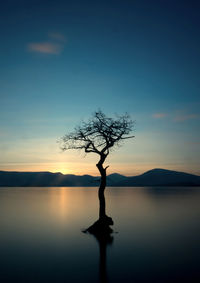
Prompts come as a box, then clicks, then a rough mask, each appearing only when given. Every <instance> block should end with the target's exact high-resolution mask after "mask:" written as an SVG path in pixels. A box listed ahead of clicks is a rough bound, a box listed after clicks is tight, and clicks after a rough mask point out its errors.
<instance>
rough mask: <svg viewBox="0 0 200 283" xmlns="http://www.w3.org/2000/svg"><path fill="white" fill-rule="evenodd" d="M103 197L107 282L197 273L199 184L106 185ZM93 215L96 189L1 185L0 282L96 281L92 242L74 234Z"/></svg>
mask: <svg viewBox="0 0 200 283" xmlns="http://www.w3.org/2000/svg"><path fill="white" fill-rule="evenodd" d="M106 197H107V214H108V215H111V216H112V218H113V220H114V224H115V225H114V230H115V231H117V232H118V233H115V234H113V236H114V241H113V245H112V246H109V245H108V247H107V260H106V263H107V273H108V278H109V279H110V281H109V282H120V280H122V279H123V280H126V282H132V281H133V280H134V279H135V280H136V282H137V280H139V279H143V280H144V281H145V280H147V278H151V279H152V278H153V280H154V282H156V280H161V279H163V276H164V277H165V278H166V279H168V280H171V278H179V279H180V278H181V276H184V278H188V280H189V278H190V279H191V276H196V277H198V278H199V279H200V274H198V261H199V260H200V256H199V254H200V240H199V239H200V227H199V217H200V207H199V203H200V189H199V188H108V189H107V191H106ZM97 217H98V199H97V189H96V188H1V189H0V249H1V258H0V264H1V265H0V266H1V268H0V269H1V281H2V280H3V281H2V282H8V281H6V280H8V279H13V280H17V279H19V280H21V281H22V280H24V282H27V278H31V279H30V282H55V280H58V281H59V282H67V279H68V282H70V280H71V282H73V280H74V282H98V281H97V280H98V273H99V247H98V244H97V242H96V241H94V239H93V237H91V236H89V235H86V234H83V233H81V230H82V229H84V228H87V227H88V226H89V225H90V224H92V223H93V222H94V221H95V220H96V219H97ZM6 278H7V279H6ZM31 280H32V281H31ZM76 280H78V281H76ZM146 282H148V281H146Z"/></svg>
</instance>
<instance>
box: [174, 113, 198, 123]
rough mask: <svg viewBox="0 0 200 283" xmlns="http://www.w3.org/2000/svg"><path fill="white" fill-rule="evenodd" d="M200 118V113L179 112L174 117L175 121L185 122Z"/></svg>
mask: <svg viewBox="0 0 200 283" xmlns="http://www.w3.org/2000/svg"><path fill="white" fill-rule="evenodd" d="M197 119H200V115H199V114H178V115H176V116H175V117H174V121H175V122H185V121H188V120H197Z"/></svg>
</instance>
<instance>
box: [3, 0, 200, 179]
mask: <svg viewBox="0 0 200 283" xmlns="http://www.w3.org/2000/svg"><path fill="white" fill-rule="evenodd" d="M199 15H200V1H196V0H188V1H184V0H152V1H149V0H146V1H145V0H125V1H122V0H120V1H119V0H106V1H103V0H101V1H95V0H93V1H92V0H90V1H87V0H84V1H83V0H78V1H76V0H71V1H67V0H66V1H60V0H57V1H50V0H49V1H43V0H39V1H37V0H34V1H33V0H29V1H27V0H26V1H20V0H19V1H16V0H7V1H4V3H3V2H2V3H1V8H0V25H1V29H0V38H1V45H0V170H9V171H12V170H15V171H51V172H62V173H70V174H80V175H82V174H92V175H97V174H98V171H97V169H96V167H95V164H96V162H97V160H98V156H95V154H88V155H87V156H85V155H84V153H81V152H76V151H67V152H64V153H62V152H61V150H60V149H59V145H58V143H57V140H58V139H59V138H60V137H62V136H63V135H64V134H65V133H67V132H70V131H72V130H73V128H74V127H75V126H76V125H77V124H79V122H80V121H81V120H85V121H87V119H88V118H89V117H90V116H91V114H92V113H93V112H94V111H95V110H98V109H101V110H102V111H103V112H105V114H106V115H107V116H113V115H114V114H115V113H119V114H123V113H125V112H128V113H129V114H130V115H131V117H132V118H133V119H134V120H135V121H136V123H135V131H134V135H135V138H134V139H132V140H128V141H127V142H126V143H124V145H123V146H122V147H120V148H118V149H116V150H115V151H114V152H112V153H111V154H110V156H109V158H108V161H107V164H109V165H110V167H109V170H108V173H113V172H118V173H121V174H124V175H137V174H140V173H143V172H144V171H146V170H149V169H153V168H165V169H172V170H178V171H185V172H190V173H195V174H198V175H200V126H199V124H200V110H199V109H200V67H199V66H200V29H199V27H200V17H199Z"/></svg>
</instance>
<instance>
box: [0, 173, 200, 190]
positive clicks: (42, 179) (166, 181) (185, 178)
mask: <svg viewBox="0 0 200 283" xmlns="http://www.w3.org/2000/svg"><path fill="white" fill-rule="evenodd" d="M99 183H100V177H94V176H90V175H83V176H77V175H71V174H67V175H64V174H61V173H50V172H9V171H0V187H56V186H58V187H62V186H63V187H67V186H68V187H81V186H83V187H96V186H98V185H99ZM107 185H108V186H122V187H123V186H124V187H139V186H142V187H143V186H200V176H197V175H192V174H188V173H183V172H177V171H171V170H165V169H153V170H150V171H147V172H145V173H144V174H142V175H139V176H134V177H126V176H123V175H120V174H117V173H114V174H111V175H108V177H107Z"/></svg>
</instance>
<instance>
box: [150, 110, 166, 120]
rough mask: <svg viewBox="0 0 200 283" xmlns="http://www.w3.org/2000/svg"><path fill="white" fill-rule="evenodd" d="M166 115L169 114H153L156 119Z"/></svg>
mask: <svg viewBox="0 0 200 283" xmlns="http://www.w3.org/2000/svg"><path fill="white" fill-rule="evenodd" d="M165 117H167V114H166V113H162V112H161V113H154V114H153V118H155V119H162V118H165Z"/></svg>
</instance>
